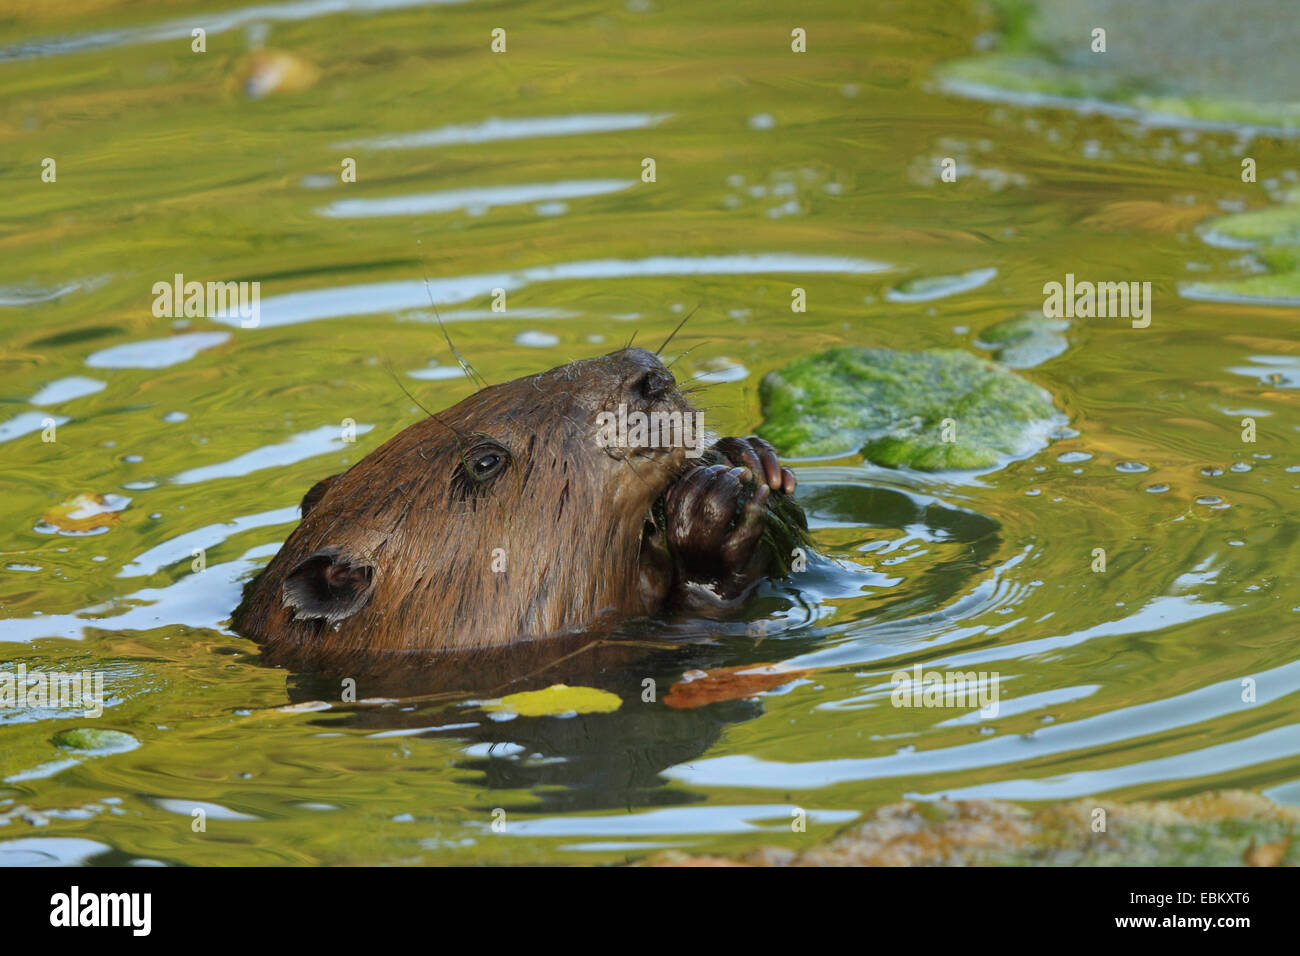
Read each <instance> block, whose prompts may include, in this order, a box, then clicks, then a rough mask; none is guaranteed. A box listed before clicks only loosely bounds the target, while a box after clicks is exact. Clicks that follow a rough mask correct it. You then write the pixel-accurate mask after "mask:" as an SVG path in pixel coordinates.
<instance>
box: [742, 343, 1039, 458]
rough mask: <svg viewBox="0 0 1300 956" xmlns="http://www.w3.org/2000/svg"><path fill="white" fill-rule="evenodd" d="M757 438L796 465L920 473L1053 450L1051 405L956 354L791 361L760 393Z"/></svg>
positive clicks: (865, 353)
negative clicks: (839, 462)
mask: <svg viewBox="0 0 1300 956" xmlns="http://www.w3.org/2000/svg"><path fill="white" fill-rule="evenodd" d="M759 398H760V400H761V401H762V405H763V415H764V419H765V420H764V423H763V425H762V426H761V427H760V428H759V429H758V434H759V435H761V436H762V437H763V438H766V439H767V440H768V441H770V442H772V444H773V445H775V446H776V447H777V448H778V449H779V450H780V451H781V452H782V453H783V454H785V455H789V456H791V457H795V458H811V457H830V456H838V455H845V454H851V453H853V452H858V453H860V454H862V455H863V456H864V457H865V458H867V459H868V460H869V461H872V462H874V463H876V464H878V465H885V466H888V467H892V468H913V469H916V470H918V471H943V470H949V469H955V470H978V469H988V468H993V467H996V466H998V465H999V464H1001V463H1005V462H1006V461H1008V460H1011V459H1014V458H1020V457H1024V456H1025V455H1027V454H1030V453H1032V452H1034V451H1037V450H1039V449H1041V448H1042V447H1044V446H1045V445H1046V444H1047V436H1048V433H1049V432H1050V431H1051V429H1052V428H1053V427H1054V426H1056V425H1059V424H1060V423H1061V421H1062V419H1061V416H1060V415H1059V413H1058V412H1057V411H1056V409H1055V408H1054V407H1053V405H1052V400H1051V396H1050V395H1048V394H1047V392H1045V391H1044V390H1043V389H1041V388H1039V387H1038V386H1037V385H1034V384H1033V383H1032V382H1029V381H1027V380H1026V379H1024V378H1021V377H1020V376H1018V375H1016V374H1015V373H1014V372H1011V371H1009V370H1008V369H1006V368H1003V367H1002V366H1001V365H998V364H997V363H995V362H989V361H987V360H984V359H980V358H977V357H976V356H974V355H970V354H968V353H966V352H958V351H955V350H948V349H943V350H933V351H925V352H899V351H894V350H892V349H878V348H857V347H848V348H839V349H832V350H830V351H829V352H824V353H821V354H819V355H812V356H808V357H806V358H802V359H798V360H796V361H794V362H791V363H790V364H789V365H786V366H784V367H782V368H780V369H777V370H776V371H773V372H770V373H768V375H767V376H765V377H764V378H763V381H762V383H761V384H760V386H759Z"/></svg>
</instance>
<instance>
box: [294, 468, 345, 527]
mask: <svg viewBox="0 0 1300 956" xmlns="http://www.w3.org/2000/svg"><path fill="white" fill-rule="evenodd" d="M337 477H338V475H330V476H329V477H328V478H322V479H321V480H320V481H318V482H316V484H314V485H312V486H311V491H309V492H307V493H306V494H305V495H303V496H302V504H301V505H299V508H300V509H301V510H302V516H303V517H304V518H305V517H307V512H309V511H311V509H312V508H315V507H316V502H318V501H320V500H321V499H322V498H324V497H325V492H327V491H329V490H330V485H332V484H333V483H334V479H335V478H337Z"/></svg>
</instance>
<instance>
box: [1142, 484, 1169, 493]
mask: <svg viewBox="0 0 1300 956" xmlns="http://www.w3.org/2000/svg"><path fill="white" fill-rule="evenodd" d="M1146 490H1147V493H1148V494H1152V495H1162V494H1164V493H1165V492H1166V491H1168V490H1169V486H1168V485H1147V488H1146Z"/></svg>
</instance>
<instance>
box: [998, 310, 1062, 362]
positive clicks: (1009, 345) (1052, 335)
mask: <svg viewBox="0 0 1300 956" xmlns="http://www.w3.org/2000/svg"><path fill="white" fill-rule="evenodd" d="M1069 327H1070V323H1069V322H1067V321H1066V320H1065V319H1049V318H1048V317H1047V316H1045V315H1043V314H1042V313H1041V312H1027V313H1025V314H1024V315H1022V316H1018V317H1017V318H1014V319H1007V320H1006V321H1005V322H998V323H996V324H995V325H990V326H989V327H988V328H987V329H985V330H984V331H982V332H980V334H979V338H978V340H976V342H975V344H976V346H978V347H979V348H982V349H986V350H987V351H990V352H992V353H993V357H994V358H995V359H996V360H997V361H998V363H999V364H1001V365H1004V366H1006V367H1007V368H1033V367H1034V366H1036V365H1042V364H1043V363H1044V362H1046V361H1048V360H1049V359H1054V358H1056V357H1057V356H1058V355H1062V354H1064V353H1065V350H1066V349H1068V348H1069V347H1070V342H1069V340H1068V339H1067V338H1066V337H1065V336H1064V335H1062V334H1061V333H1063V332H1064V331H1065V330H1066V329H1068V328H1069Z"/></svg>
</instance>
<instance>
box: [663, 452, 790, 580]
mask: <svg viewBox="0 0 1300 956" xmlns="http://www.w3.org/2000/svg"><path fill="white" fill-rule="evenodd" d="M710 452H711V454H710V457H711V458H712V459H714V463H713V464H707V465H698V466H696V467H695V468H692V469H691V470H690V471H688V472H686V474H684V475H683V476H682V477H681V478H679V479H678V480H677V483H676V484H674V485H673V487H672V488H670V489H669V491H668V494H667V496H666V497H665V500H664V517H665V520H666V527H665V531H666V533H667V539H668V546H669V548H670V550H671V551H672V553H673V555H674V557H675V558H676V560H677V562H678V565H679V568H680V570H681V573H682V576H683V577H684V578H686V579H687V580H692V581H701V582H707V583H710V584H713V585H715V586H716V587H717V589H718V591H719V592H720V593H721V594H722V595H723V596H724V597H734V596H735V595H737V594H739V593H741V592H742V591H744V590H745V589H746V588H747V587H748V586H749V585H750V584H752V583H753V582H754V581H756V580H757V579H758V578H760V577H763V576H764V575H765V574H767V573H770V572H771V571H772V570H774V569H775V567H776V565H777V564H778V563H776V562H773V561H772V560H771V556H769V555H767V554H765V551H764V549H763V548H761V547H760V544H761V543H762V541H763V536H764V532H765V531H766V532H768V534H769V536H770V532H771V529H770V528H768V527H767V525H768V524H769V522H770V521H771V520H772V516H771V515H769V514H768V513H767V506H768V503H769V498H770V497H771V495H772V493H773V492H774V491H775V492H777V493H778V497H781V496H783V495H788V494H789V493H790V492H792V491H794V487H795V478H794V474H793V473H792V472H791V471H790V470H789V469H788V468H782V467H781V464H780V462H779V461H778V460H777V457H776V449H774V448H773V447H772V446H771V445H769V444H768V443H767V442H765V441H763V440H762V439H761V438H748V439H744V438H724V439H722V440H721V441H719V442H718V443H717V444H716V445H714V446H713V447H712V448H711V449H710ZM718 459H721V460H720V461H719V460H718Z"/></svg>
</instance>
